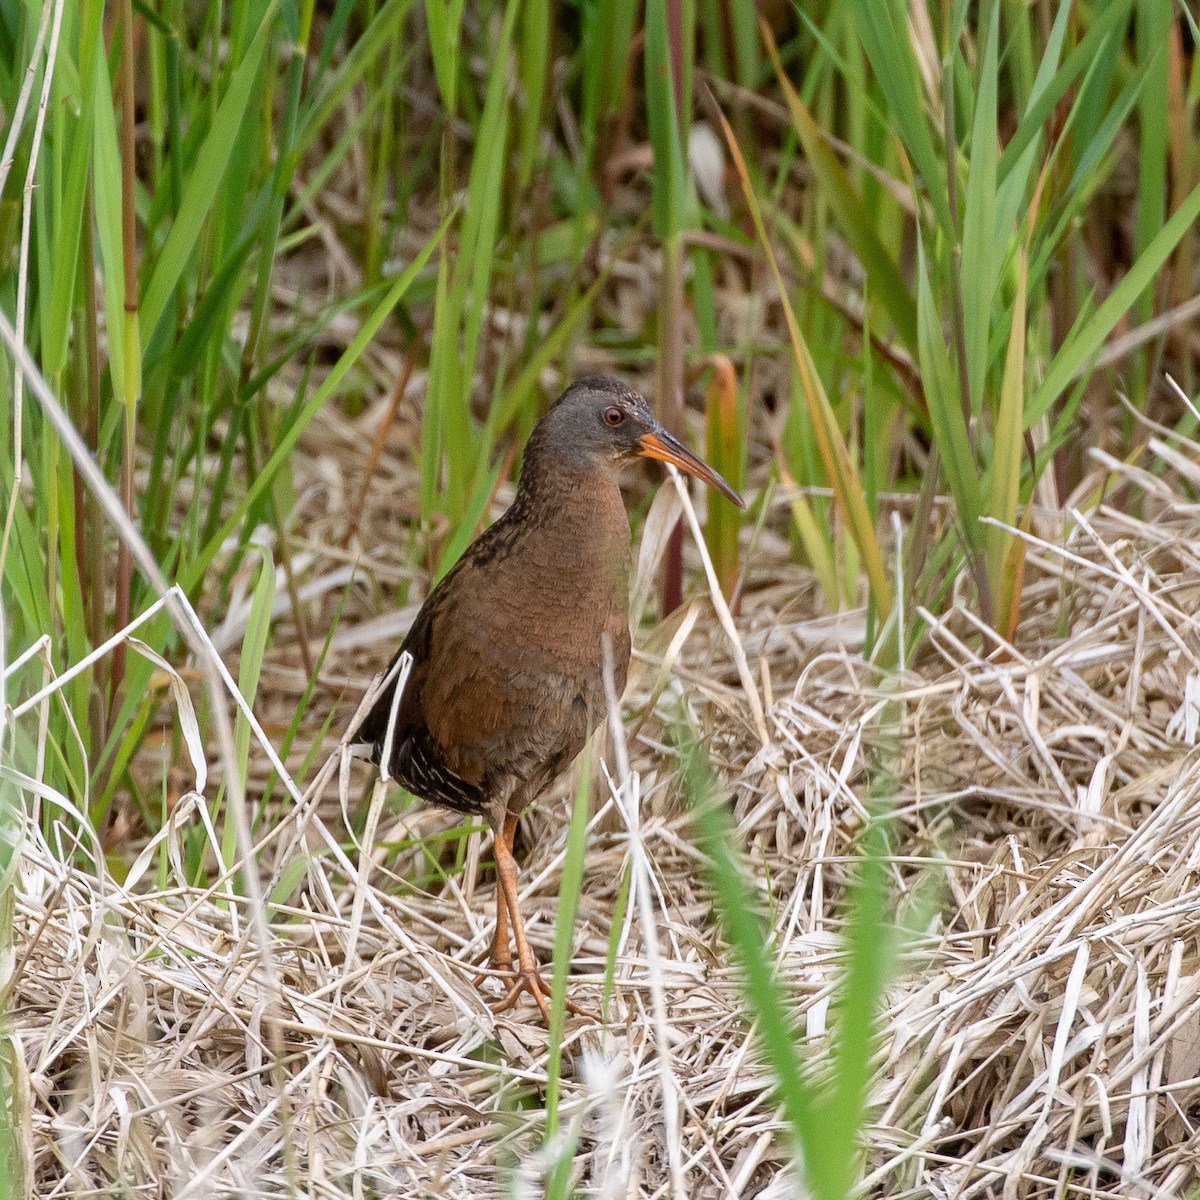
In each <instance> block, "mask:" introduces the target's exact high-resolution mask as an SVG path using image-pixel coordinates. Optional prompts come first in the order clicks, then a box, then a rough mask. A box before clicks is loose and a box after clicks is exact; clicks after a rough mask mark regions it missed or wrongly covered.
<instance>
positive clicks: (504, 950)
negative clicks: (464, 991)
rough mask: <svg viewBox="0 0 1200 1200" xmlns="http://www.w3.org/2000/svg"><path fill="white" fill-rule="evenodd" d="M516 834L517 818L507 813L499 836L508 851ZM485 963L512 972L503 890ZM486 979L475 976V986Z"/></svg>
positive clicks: (506, 909) (510, 947) (493, 967)
mask: <svg viewBox="0 0 1200 1200" xmlns="http://www.w3.org/2000/svg"><path fill="white" fill-rule="evenodd" d="M516 832H517V818H516V817H514V816H513V815H512V813H509V814H508V816H507V817H505V819H504V832H503V834H502V835H499V836H502V837H503V838H504V841H505V843H506V844H507V845H508V846H509V848H510V849H511V847H512V843H513V838H514V836H515V835H516ZM477 961H484V960H477ZM486 961H487V963H488V965H489V966H490V967H491V968H492V969H493V970H496V971H507V972H509V973H511V972H512V946H511V945H509V941H508V901H506V900H505V898H504V892H503V890H498V891H497V892H496V932H495V933H494V934H493V935H492V945H491V948H490V949H489V950H488V952H487V959H486ZM486 978H487V976H486V975H484V974H479V975H476V976H475V986H476V987H478V986H479V985H480V984H481V983H482V982H483V981H484V980H485V979H486Z"/></svg>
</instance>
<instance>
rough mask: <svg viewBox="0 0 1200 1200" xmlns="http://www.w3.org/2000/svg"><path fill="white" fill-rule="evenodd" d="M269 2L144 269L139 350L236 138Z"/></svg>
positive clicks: (216, 191)
mask: <svg viewBox="0 0 1200 1200" xmlns="http://www.w3.org/2000/svg"><path fill="white" fill-rule="evenodd" d="M274 8H275V5H274V4H271V6H270V7H269V8H268V10H267V14H266V15H265V16H264V18H263V22H262V24H261V25H260V26H259V29H258V32H257V33H256V34H255V35H254V40H253V41H252V42H251V43H250V46H249V48H248V49H247V51H246V56H245V58H243V59H242V61H241V63H239V64H238V68H237V70H236V71H234V73H233V76H232V78H231V79H230V81H229V88H228V89H227V90H226V92H225V95H224V96H223V97H222V99H221V103H220V105H219V106H218V108H217V113H216V116H215V118H214V119H213V123H212V127H211V128H210V129H209V131H208V133H207V135H206V136H205V138H204V143H203V145H201V147H200V151H199V153H198V154H197V155H196V161H195V165H194V166H193V168H192V171H191V174H190V175H189V176H188V180H187V183H186V185H185V186H184V191H183V197H182V199H181V200H180V203H179V212H178V213H177V214H176V216H175V220H174V222H173V223H172V225H171V230H170V232H169V233H168V234H167V240H166V241H165V242H164V243H163V247H162V250H161V251H160V252H159V255H158V258H157V260H156V262H155V264H154V269H153V271H152V272H151V274H150V282H149V283H148V284H147V286H146V294H145V296H144V298H143V300H142V303H141V313H140V316H141V330H142V333H141V336H142V349H143V351H144V350H145V348H146V346H147V345H148V344H149V343H150V341H151V339H152V338H153V337H154V333H155V330H156V329H157V328H158V322H159V320H160V318H161V317H162V315H163V312H164V310H165V309H166V306H167V301H168V300H169V299H170V297H171V294H172V292H174V290H175V287H176V285H177V284H178V283H179V280H180V279H181V278H182V277H183V272H184V270H185V269H186V268H187V264H188V260H189V259H190V258H191V255H192V251H193V250H194V249H195V247H196V242H197V240H198V239H199V237H200V230H201V229H202V228H203V226H204V222H205V220H206V218H207V217H208V215H209V212H210V211H211V210H212V207H213V204H214V203H215V201H216V200H217V199H218V197H219V196H220V195H221V194H222V182H223V177H224V174H225V168H226V166H227V164H228V163H229V159H230V155H231V154H232V153H233V148H234V145H235V144H236V142H237V140H238V133H239V132H240V130H241V128H242V123H243V121H244V120H245V117H246V108H247V105H248V103H249V101H250V96H251V92H252V90H253V87H254V81H255V79H256V78H257V76H258V71H259V67H260V66H261V65H262V59H263V54H264V52H265V51H266V48H267V41H268V37H267V35H268V33H269V31H270V26H271V14H272V13H273V11H274ZM97 199H99V197H98V196H97Z"/></svg>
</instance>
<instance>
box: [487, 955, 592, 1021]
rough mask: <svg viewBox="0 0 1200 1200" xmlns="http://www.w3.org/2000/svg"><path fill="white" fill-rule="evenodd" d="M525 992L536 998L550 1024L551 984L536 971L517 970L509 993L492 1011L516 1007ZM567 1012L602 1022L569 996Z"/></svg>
mask: <svg viewBox="0 0 1200 1200" xmlns="http://www.w3.org/2000/svg"><path fill="white" fill-rule="evenodd" d="M523 992H528V993H529V994H530V995H531V996H532V997H533V999H534V1002H535V1003H536V1004H537V1006H538V1008H539V1009H540V1010H541V1014H542V1019H543V1020H544V1021H545V1022H546V1024H547V1025H549V1024H550V985H549V984H548V983H547V982H546V981H545V980H544V979H543V978H542V977H541V975H540V974H539V973H538V972H537V971H536V970H534V971H526V970H520V969H518V970H516V971H513V973H512V983H511V985H510V986H509V989H508V993H507V994H506V995H505V997H504V999H503V1000H501V1001H499V1002H498V1003H496V1004H493V1005H492V1006H491V1009H492V1012H494V1013H502V1012H507V1011H508V1010H509V1009H510V1008H516V1006H517V1005H518V1004H519V1003H520V1000H521V995H522V993H523ZM566 1008H567V1012H569V1013H570V1014H571V1015H572V1016H575V1017H584V1018H586V1019H587V1020H589V1021H594V1022H595V1023H596V1024H597V1025H599V1024H601V1021H600V1018H599V1017H598V1016H597V1015H596V1014H595V1013H594V1012H592V1011H590V1010H589V1009H586V1008H581V1007H580V1006H579V1005H578V1004H575V1003H574V1002H573V1001H572V1000H571V999H570V998H569V997H568V998H567V1002H566Z"/></svg>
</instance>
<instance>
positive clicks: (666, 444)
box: [637, 429, 746, 508]
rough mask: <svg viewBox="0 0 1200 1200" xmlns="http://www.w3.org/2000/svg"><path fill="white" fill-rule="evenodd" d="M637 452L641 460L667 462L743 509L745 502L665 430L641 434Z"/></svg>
mask: <svg viewBox="0 0 1200 1200" xmlns="http://www.w3.org/2000/svg"><path fill="white" fill-rule="evenodd" d="M637 444H638V452H639V454H640V455H641V457H642V458H657V459H660V460H661V461H662V462H669V463H671V464H672V465H673V466H676V467H678V468H679V469H680V470H681V471H686V472H687V473H688V474H689V475H694V476H695V477H696V478H697V479H700V480H703V481H704V482H705V483H707V484H708V486H709V487H711V488H716V489H717V491H718V492H720V493H721V495H722V496H724V497H725V498H726V499H727V500H732V501H733V503H734V504H736V505H737V506H738V508H745V507H746V502H745V500H743V499H742V498H741V496H739V495H738V494H737V492H735V491H734V490H733V488H731V487H730V486H729V484H727V483H726V482H725V480H724V479H722V478H721V476H720V475H718V474H717V473H716V471H714V470H713V469H712V467H710V466H709V465H708V463H706V462H705V461H704V460H703V459H702V458H697V457H696V455H694V454H693V453H692V452H691V451H690V450H689V449H688V448H687V447H686V446H685V445H684V444H683V443H682V442H681V441H680V440H679V439H678V438H677V437H672V436H671V434H669V433H668V432H667V431H666V430H665V429H659V430H657V431H655V432H654V433H647V434H643V436H642V437H640V438H638V442H637Z"/></svg>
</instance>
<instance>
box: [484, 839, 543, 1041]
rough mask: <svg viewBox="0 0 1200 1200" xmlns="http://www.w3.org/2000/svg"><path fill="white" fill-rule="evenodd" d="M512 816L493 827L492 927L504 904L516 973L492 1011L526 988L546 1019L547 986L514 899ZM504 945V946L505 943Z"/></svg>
mask: <svg viewBox="0 0 1200 1200" xmlns="http://www.w3.org/2000/svg"><path fill="white" fill-rule="evenodd" d="M516 827H517V822H516V818H515V817H513V816H509V817H508V818H507V819H506V820H505V822H504V828H503V829H497V830H496V875H497V876H498V877H499V880H500V895H499V896H497V897H496V930H497V933H498V932H499V929H500V921H501V917H500V914H501V912H503V909H504V908H505V907H506V908H507V909H508V915H509V918H510V919H511V921H512V929H513V937H514V938H515V939H516V943H517V967H518V970H517V976H516V979H515V980H514V981H513V985H512V987H511V988H510V989H509V992H508V995H507V996H505V997H504V999H503V1000H501V1001H500V1003H499V1004H497V1005H495V1006H494V1007H493V1009H492V1011H493V1012H504V1011H505V1010H506V1009H509V1008H512V1007H513V1005H514V1004H516V1002H517V1000H518V998H519V997H520V995H521V993H522V992H528V993H529V994H530V995H531V996H532V997H533V998H534V1000H535V1001H537V1006H538V1008H539V1009H541V1012H542V1018H543V1020H545V1021H546V1022H547V1024H548V1023H549V1021H550V989H549V988H548V987H547V986H546V984H545V983H544V981H543V980H542V977H541V976H540V975H539V974H538V969H537V960H536V959H535V958H534V957H533V950H532V948H531V947H530V945H529V939H528V938H527V937H526V936H525V921H524V920H523V919H522V917H521V903H520V901H519V900H518V899H517V860H516V859H515V858H513V854H512V840H511V839H512V835H513V833H515V832H516ZM506 949H507V947H506Z"/></svg>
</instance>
